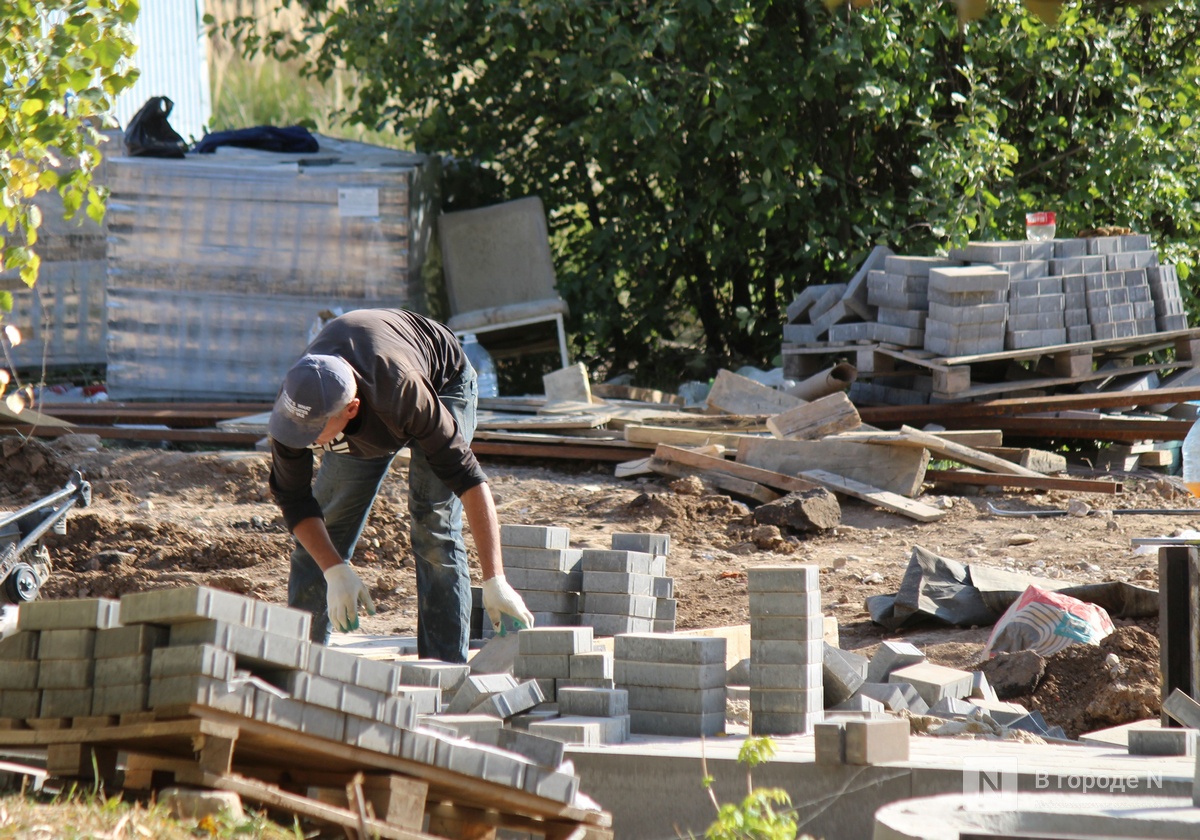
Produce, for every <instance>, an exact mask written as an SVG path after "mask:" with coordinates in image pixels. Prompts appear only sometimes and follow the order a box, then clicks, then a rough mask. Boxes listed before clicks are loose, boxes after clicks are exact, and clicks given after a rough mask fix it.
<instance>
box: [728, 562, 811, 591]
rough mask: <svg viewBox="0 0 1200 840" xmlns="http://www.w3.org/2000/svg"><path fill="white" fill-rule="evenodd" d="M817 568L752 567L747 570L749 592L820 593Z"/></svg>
mask: <svg viewBox="0 0 1200 840" xmlns="http://www.w3.org/2000/svg"><path fill="white" fill-rule="evenodd" d="M820 586H821V583H820V570H819V569H818V568H817V567H816V566H751V567H750V568H748V569H747V570H746V590H747V591H748V592H819V591H820Z"/></svg>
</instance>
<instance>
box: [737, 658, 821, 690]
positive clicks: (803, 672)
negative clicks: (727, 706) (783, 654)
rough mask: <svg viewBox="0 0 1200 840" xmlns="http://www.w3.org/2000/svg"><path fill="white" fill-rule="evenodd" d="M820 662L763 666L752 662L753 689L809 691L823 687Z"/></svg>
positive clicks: (751, 683) (751, 684)
mask: <svg viewBox="0 0 1200 840" xmlns="http://www.w3.org/2000/svg"><path fill="white" fill-rule="evenodd" d="M822 670H823V666H822V664H821V663H820V662H816V663H813V664H811V665H763V664H761V663H755V662H754V661H753V660H752V661H751V662H750V682H749V685H750V687H751V688H766V689H772V690H788V691H808V690H811V689H820V688H821V687H822V679H821V673H822Z"/></svg>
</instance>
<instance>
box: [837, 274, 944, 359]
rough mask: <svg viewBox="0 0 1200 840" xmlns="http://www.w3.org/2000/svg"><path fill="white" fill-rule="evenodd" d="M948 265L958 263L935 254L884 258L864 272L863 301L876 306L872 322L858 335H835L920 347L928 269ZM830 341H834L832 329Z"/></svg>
mask: <svg viewBox="0 0 1200 840" xmlns="http://www.w3.org/2000/svg"><path fill="white" fill-rule="evenodd" d="M952 265H958V262H957V261H954V260H948V259H942V258H939V257H902V256H895V255H893V256H889V257H887V258H886V259H885V260H884V264H883V270H882V271H871V272H869V273H868V274H867V303H868V305H870V306H873V307H877V309H876V315H875V322H874V324H871V325H869V326H870V329H869V330H863V331H862V332H863V333H864V334H862V335H856V336H838V337H837V338H838V339H840V340H843V341H846V340H852V339H867V340H874V341H883V342H887V343H888V344H896V345H899V346H901V347H921V346H922V345H923V344H924V341H925V321H926V316H927V315H928V311H929V272H930V269H933V268H938V267H943V266H952ZM867 333H869V334H867ZM830 340H831V341H833V340H835V336H834V335H833V332H832V329H831V333H830Z"/></svg>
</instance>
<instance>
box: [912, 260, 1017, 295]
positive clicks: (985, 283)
mask: <svg viewBox="0 0 1200 840" xmlns="http://www.w3.org/2000/svg"><path fill="white" fill-rule="evenodd" d="M1008 284H1009V276H1008V272H1007V271H1000V270H998V269H995V268H992V267H991V266H954V267H947V268H934V269H931V270H930V272H929V291H930V292H931V293H932V292H934V291H939V292H950V293H954V294H961V293H963V292H1000V291H1003V292H1007V291H1008Z"/></svg>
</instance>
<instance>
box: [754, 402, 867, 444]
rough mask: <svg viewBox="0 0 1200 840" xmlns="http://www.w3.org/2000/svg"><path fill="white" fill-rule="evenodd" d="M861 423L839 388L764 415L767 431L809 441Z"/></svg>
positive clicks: (779, 436) (843, 430)
mask: <svg viewBox="0 0 1200 840" xmlns="http://www.w3.org/2000/svg"><path fill="white" fill-rule="evenodd" d="M861 425H862V420H860V419H859V416H858V411H857V410H856V409H855V408H854V403H852V402H850V398H849V397H847V396H846V394H845V393H844V392H842V391H838V392H837V393H834V394H829V395H827V396H824V397H821V398H820V399H816V400H813V401H812V402H810V403H807V404H806V405H798V406H796V407H795V408H789V409H788V410H787V411H784V412H781V413H779V414H776V415H775V416H774V417H768V418H767V428H768V429H770V430H771V434H773V435H775V437H777V438H782V439H784V440H813V439H815V438H820V437H824V436H825V435H833V434H837V433H838V432H848V431H850V430H852V429H857V428H858V427H859V426H861Z"/></svg>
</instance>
